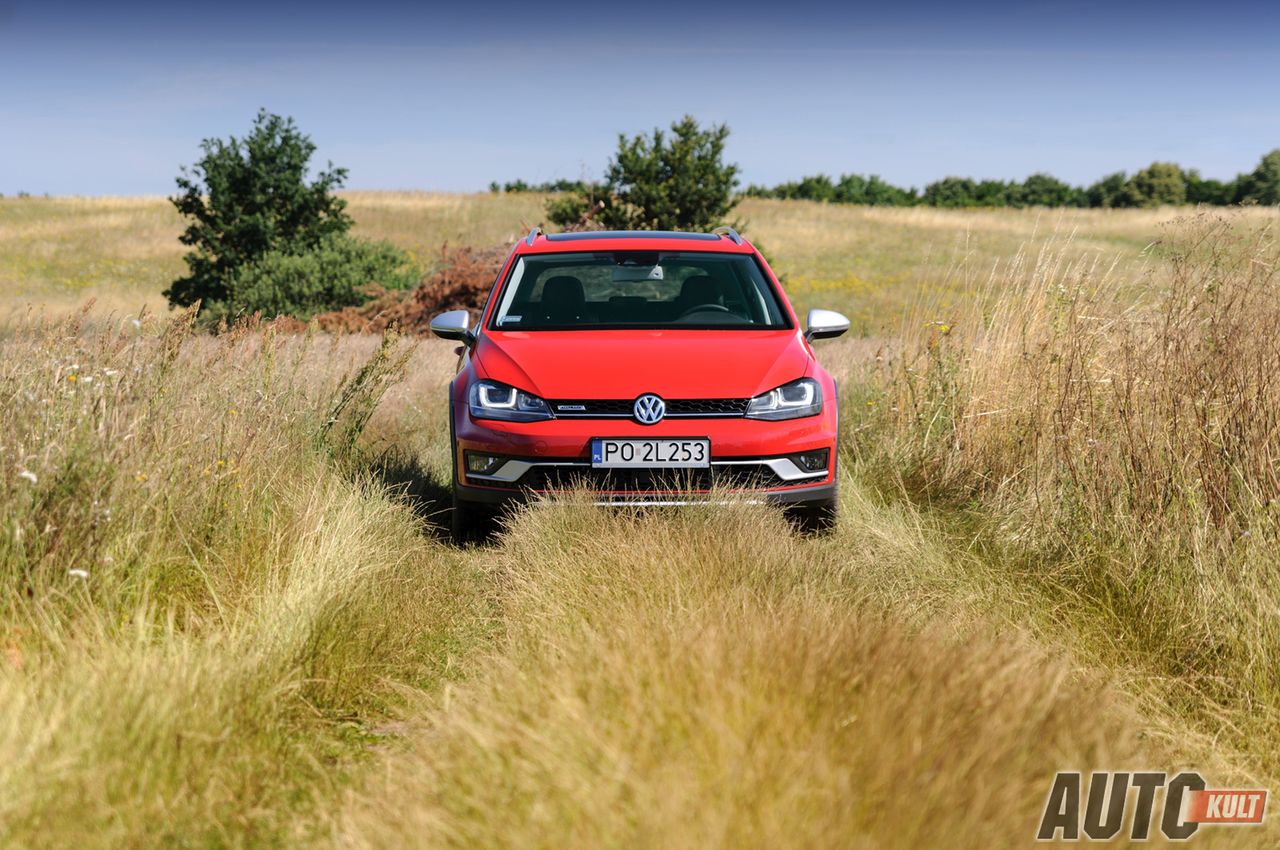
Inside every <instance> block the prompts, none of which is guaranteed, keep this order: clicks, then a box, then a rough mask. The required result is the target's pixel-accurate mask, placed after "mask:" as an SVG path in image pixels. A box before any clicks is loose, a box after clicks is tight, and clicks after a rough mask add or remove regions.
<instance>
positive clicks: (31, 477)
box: [18, 469, 39, 484]
mask: <svg viewBox="0 0 1280 850" xmlns="http://www.w3.org/2000/svg"><path fill="white" fill-rule="evenodd" d="M18 477H19V478H25V479H27V480H28V481H30V482H31V483H32V484H35V483H36V482H37V481H39V479H38V478H36V474H35V473H34V472H32V471H31V470H29V469H24V470H22V471H21V472H19V473H18Z"/></svg>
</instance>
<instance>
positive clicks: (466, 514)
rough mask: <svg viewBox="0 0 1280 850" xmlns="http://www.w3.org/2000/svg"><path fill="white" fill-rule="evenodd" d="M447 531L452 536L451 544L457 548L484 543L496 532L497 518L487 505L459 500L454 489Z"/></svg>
mask: <svg viewBox="0 0 1280 850" xmlns="http://www.w3.org/2000/svg"><path fill="white" fill-rule="evenodd" d="M449 529H450V531H451V532H452V535H453V542H454V543H455V544H457V545H458V546H466V545H467V544H471V543H486V542H488V541H489V540H490V539H491V538H492V537H493V536H494V535H495V534H496V533H497V531H498V517H497V515H496V514H495V513H494V511H493V510H492V509H491V508H489V507H488V506H487V505H479V504H476V503H475V502H468V501H466V500H465V499H459V498H458V491H457V490H456V489H455V490H454V491H453V511H452V515H451V517H450V522H449Z"/></svg>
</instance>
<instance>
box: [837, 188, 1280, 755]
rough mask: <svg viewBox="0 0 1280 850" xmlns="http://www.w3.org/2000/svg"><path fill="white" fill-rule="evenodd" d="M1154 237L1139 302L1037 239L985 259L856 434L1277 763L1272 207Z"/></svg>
mask: <svg viewBox="0 0 1280 850" xmlns="http://www.w3.org/2000/svg"><path fill="white" fill-rule="evenodd" d="M1153 250H1154V251H1156V252H1157V254H1158V256H1159V259H1160V262H1161V264H1163V269H1162V270H1161V271H1160V273H1159V274H1155V275H1153V276H1152V277H1151V278H1150V279H1149V281H1148V286H1147V288H1146V289H1145V290H1143V291H1141V292H1139V293H1138V295H1139V297H1137V298H1134V297H1133V296H1132V293H1126V295H1125V297H1116V286H1115V281H1114V279H1113V278H1111V277H1109V275H1108V273H1107V269H1106V267H1105V266H1101V265H1098V264H1089V263H1084V262H1078V261H1077V262H1072V261H1068V260H1065V259H1064V252H1063V251H1061V250H1055V249H1054V248H1053V247H1052V246H1049V247H1046V248H1045V249H1044V250H1043V251H1041V252H1040V253H1038V254H1037V255H1034V256H1024V257H1021V258H1019V259H1017V260H1015V261H1014V262H1013V263H1012V264H1011V265H1010V266H1009V267H1007V268H1002V269H999V270H998V272H997V277H998V280H999V281H1000V286H999V287H998V291H997V292H996V293H995V295H994V296H993V297H992V298H987V299H983V298H979V299H976V303H978V304H982V305H985V310H973V311H971V312H969V313H961V314H959V315H957V316H955V317H954V318H948V319H947V320H946V321H941V320H938V319H937V318H933V317H926V316H923V315H922V316H918V317H917V318H916V319H915V320H914V321H913V322H912V325H911V328H912V333H911V334H910V338H909V339H908V340H907V341H906V342H905V343H904V351H903V355H902V357H901V358H900V359H899V360H897V361H896V362H895V363H894V364H893V365H892V366H890V367H888V368H886V369H884V370H882V371H881V373H880V376H879V380H878V387H879V389H878V392H879V395H875V394H874V393H873V394H872V398H871V400H872V402H873V405H872V407H871V408H870V410H871V411H872V412H871V413H869V414H866V415H865V416H863V417H862V420H863V421H862V422H861V425H860V427H861V430H860V431H857V432H855V443H856V444H857V445H858V447H859V453H860V455H861V458H862V461H863V463H864V468H866V469H868V470H874V471H876V472H877V474H878V476H879V479H880V480H881V481H885V482H888V486H889V487H891V488H892V487H898V488H900V489H901V491H902V492H904V493H906V494H909V495H911V496H912V497H914V498H915V499H917V500H922V501H928V502H932V503H934V504H940V505H949V506H951V507H953V508H957V507H958V508H961V509H962V510H965V511H967V512H968V515H969V517H970V522H971V523H972V522H977V523H979V524H980V525H983V526H984V527H985V530H984V531H983V533H981V534H980V535H979V539H981V540H985V541H986V542H987V543H988V544H990V545H992V546H993V547H995V550H996V551H998V552H999V553H1001V554H999V555H993V557H1003V558H1005V559H1007V560H1009V562H1010V564H1011V568H1012V569H1014V570H1017V571H1019V572H1020V573H1022V574H1024V575H1025V576H1027V577H1028V578H1029V579H1031V580H1032V582H1033V583H1034V585H1035V586H1037V587H1040V588H1041V589H1042V590H1043V591H1044V592H1045V595H1046V596H1047V597H1048V599H1049V600H1050V601H1051V606H1048V607H1046V608H1045V609H1044V610H1045V611H1046V614H1047V617H1046V618H1047V619H1048V620H1050V621H1051V622H1052V623H1053V624H1054V628H1067V629H1071V628H1080V627H1083V628H1085V629H1086V631H1091V634H1092V637H1091V643H1092V646H1093V647H1094V649H1095V650H1097V651H1098V652H1099V653H1100V654H1101V655H1102V656H1103V657H1105V658H1107V659H1109V661H1110V662H1111V663H1122V664H1130V665H1134V666H1135V667H1137V668H1138V669H1141V670H1145V671H1147V673H1148V674H1149V675H1151V674H1153V675H1154V676H1155V677H1156V679H1155V680H1154V682H1153V683H1154V684H1155V685H1156V686H1155V687H1154V688H1152V689H1148V690H1147V692H1148V693H1150V694H1154V695H1155V697H1156V698H1157V699H1159V700H1162V701H1166V702H1169V703H1171V704H1173V705H1175V706H1177V707H1178V708H1179V709H1180V710H1182V711H1183V712H1185V713H1186V714H1187V715H1188V716H1191V717H1194V718H1196V719H1197V722H1198V723H1199V724H1200V726H1201V728H1203V729H1205V730H1211V731H1212V732H1213V733H1214V734H1218V735H1221V736H1222V737H1223V739H1224V740H1225V741H1229V742H1230V743H1231V744H1232V745H1234V746H1236V747H1239V748H1241V749H1242V750H1244V751H1248V752H1249V753H1250V754H1251V755H1252V756H1253V757H1254V759H1255V764H1257V765H1258V766H1259V768H1260V769H1263V770H1266V771H1268V772H1269V773H1270V774H1271V775H1272V776H1274V775H1276V772H1277V770H1280V748H1277V747H1276V746H1275V745H1274V739H1273V738H1272V737H1271V736H1269V735H1268V734H1267V733H1266V730H1269V729H1274V726H1275V723H1276V722H1277V720H1278V719H1280V672H1277V671H1280V621H1278V620H1277V618H1276V611H1277V610H1280V609H1278V607H1277V605H1278V603H1280V558H1278V557H1277V555H1276V552H1277V548H1276V547H1277V543H1280V522H1278V521H1277V519H1278V516H1277V513H1276V500H1277V497H1280V478H1277V474H1278V472H1280V469H1278V468H1277V465H1276V464H1277V458H1280V421H1278V420H1277V416H1278V415H1280V414H1278V411H1280V382H1278V378H1277V376H1278V375H1280V342H1278V341H1277V340H1278V337H1277V335H1276V334H1275V332H1274V329H1275V327H1276V325H1277V322H1278V321H1280V297H1278V290H1277V287H1278V286H1280V277H1278V275H1280V272H1278V271H1277V268H1278V265H1277V264H1278V263H1280V248H1278V247H1277V243H1276V231H1275V223H1274V217H1273V219H1272V221H1271V222H1266V221H1259V220H1258V219H1256V218H1255V219H1242V218H1241V217H1239V216H1229V215H1227V216H1224V215H1221V214H1214V215H1212V216H1209V215H1205V216H1198V217H1195V218H1192V219H1189V220H1185V221H1183V222H1180V223H1178V224H1176V225H1174V226H1172V227H1170V228H1169V229H1168V231H1167V233H1166V234H1165V237H1164V238H1163V239H1162V240H1161V242H1160V243H1159V244H1158V245H1156V246H1154V247H1153ZM895 481H896V482H897V483H896V484H894V483H892V482H895Z"/></svg>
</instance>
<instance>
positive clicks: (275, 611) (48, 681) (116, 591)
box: [0, 315, 484, 847]
mask: <svg viewBox="0 0 1280 850" xmlns="http://www.w3.org/2000/svg"><path fill="white" fill-rule="evenodd" d="M190 318H191V317H190V316H187V315H184V316H180V317H178V318H177V319H174V320H172V321H170V322H166V323H157V322H153V321H151V320H147V321H145V322H141V323H139V324H138V325H137V326H135V325H134V324H133V323H132V322H123V323H121V324H120V325H119V326H118V327H117V328H116V329H115V330H114V331H113V332H109V333H95V334H92V335H86V334H83V333H81V331H80V329H79V328H78V326H77V323H76V321H75V320H68V321H64V322H60V323H57V324H50V325H36V326H29V327H26V328H21V329H18V330H17V331H16V332H15V334H14V335H13V336H12V337H11V338H10V339H9V340H7V341H6V342H5V343H4V346H3V353H4V356H3V358H0V431H2V433H3V434H4V437H3V441H2V444H0V456H2V465H3V470H4V475H3V485H0V506H2V509H0V515H3V518H4V519H3V526H2V527H0V547H2V551H3V558H2V559H0V564H3V567H2V569H3V574H2V575H0V611H2V613H0V648H3V651H4V654H3V656H0V703H2V704H3V705H4V706H5V709H4V712H3V713H2V714H0V844H4V845H5V846H24V847H37V846H51V847H52V846H58V847H65V846H102V847H121V846H154V845H155V844H157V843H169V844H174V845H180V846H205V845H224V846H248V845H253V846H261V845H270V844H289V843H292V842H293V841H295V840H297V839H299V838H301V837H305V835H306V834H308V833H309V832H311V826H310V825H309V823H308V820H307V815H308V813H313V812H314V811H315V810H316V809H317V807H319V806H320V805H321V804H322V802H323V801H325V800H326V799H329V798H331V797H332V795H333V793H334V789H335V788H336V787H337V786H339V785H340V784H341V783H342V781H343V778H344V776H346V775H348V773H349V771H350V770H352V769H353V768H354V767H355V766H356V765H358V764H359V763H360V762H361V761H363V760H365V759H366V758H367V756H366V752H367V750H368V747H367V744H368V742H369V741H370V740H371V738H370V734H371V730H374V729H376V726H377V723H378V722H379V718H380V717H383V716H385V713H386V710H387V707H388V706H389V704H390V703H391V702H394V701H395V700H396V699H397V697H396V695H395V691H394V687H396V684H395V683H400V685H401V686H403V685H407V684H414V685H418V686H421V687H431V686H432V683H433V682H435V681H439V680H440V677H441V676H443V675H444V672H445V669H446V666H447V664H448V663H449V661H448V659H449V657H450V654H451V653H452V652H453V651H455V650H456V648H457V647H458V646H460V645H463V644H465V642H466V641H467V640H468V639H470V637H469V636H471V637H478V636H479V635H481V634H482V633H483V623H484V618H483V617H482V616H479V615H478V613H477V612H478V610H479V609H480V608H481V607H482V606H483V600H482V599H481V597H480V596H479V595H478V591H479V588H478V586H477V585H476V584H475V583H474V582H473V581H472V580H471V579H470V578H469V577H468V574H467V573H466V572H464V571H463V570H462V569H461V568H460V564H458V563H457V562H456V561H455V560H453V559H452V558H450V557H449V553H447V552H445V551H442V550H440V549H439V548H438V547H433V546H431V545H430V544H429V541H428V540H427V538H425V537H424V536H423V535H422V534H421V527H420V524H419V522H418V521H417V519H416V518H415V517H414V516H413V515H412V513H411V512H410V511H408V510H407V509H406V508H405V507H403V506H401V505H400V504H398V503H396V502H395V501H393V500H392V499H390V498H388V496H387V494H386V492H385V490H384V488H383V487H382V486H381V485H380V484H379V483H378V482H377V481H375V480H372V479H370V478H368V477H367V476H366V475H363V474H362V473H360V472H359V464H357V463H354V461H353V460H352V459H351V458H350V457H343V456H342V455H341V451H342V450H343V447H344V446H345V445H346V443H347V441H346V438H345V437H343V438H342V439H341V440H338V441H336V442H335V441H334V440H333V439H331V438H332V436H333V435H335V434H342V433H343V423H345V422H347V421H348V418H349V416H350V415H351V413H352V411H355V413H356V415H357V416H362V415H363V413H362V411H363V410H364V409H365V408H367V407H368V406H369V404H371V403H372V402H373V401H374V400H375V397H376V395H377V393H379V392H381V389H382V384H383V383H384V382H382V381H380V380H379V375H380V374H381V375H385V374H386V373H387V371H388V370H393V369H394V368H396V357H395V354H394V352H393V351H389V350H388V349H389V348H392V347H394V346H392V345H387V346H384V347H383V349H381V350H380V349H378V348H377V347H376V346H375V347H374V348H373V351H372V353H371V352H370V351H369V346H368V345H367V344H366V343H365V342H363V341H333V342H329V341H325V342H323V343H318V342H316V341H313V340H302V339H291V340H287V341H282V340H280V339H277V338H275V337H274V336H273V334H272V333H271V331H270V330H269V329H268V330H267V331H266V332H265V333H262V332H253V333H250V332H248V331H244V332H240V333H233V334H230V335H227V336H225V337H222V338H218V339H213V338H208V337H196V336H193V335H192V334H191V331H190ZM364 358H369V359H368V360H367V361H366V362H365V364H364V366H363V367H360V360H361V359H364ZM344 363H347V364H350V366H348V367H346V368H344V367H343V364H344ZM326 412H332V413H333V415H332V416H329V417H326V416H325V415H324V414H325V413H326ZM335 420H336V423H337V424H336V425H335V424H334V421H335ZM352 424H353V426H354V424H355V423H352ZM335 452H337V453H338V455H337V456H336V457H335Z"/></svg>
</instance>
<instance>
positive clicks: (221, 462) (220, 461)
mask: <svg viewBox="0 0 1280 850" xmlns="http://www.w3.org/2000/svg"><path fill="white" fill-rule="evenodd" d="M226 465H227V462H226V461H225V460H223V459H222V458H218V468H219V469H221V468H222V467H224V466H226Z"/></svg>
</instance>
